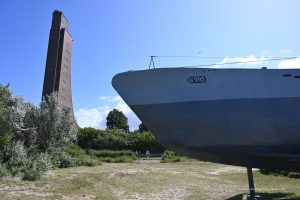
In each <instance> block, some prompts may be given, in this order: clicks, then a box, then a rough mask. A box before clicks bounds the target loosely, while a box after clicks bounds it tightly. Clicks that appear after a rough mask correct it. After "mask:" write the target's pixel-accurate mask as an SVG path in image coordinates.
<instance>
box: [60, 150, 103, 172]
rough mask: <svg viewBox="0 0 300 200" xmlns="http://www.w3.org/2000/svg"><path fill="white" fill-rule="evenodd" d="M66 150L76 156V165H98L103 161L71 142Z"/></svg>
mask: <svg viewBox="0 0 300 200" xmlns="http://www.w3.org/2000/svg"><path fill="white" fill-rule="evenodd" d="M66 152H67V153H68V154H69V155H71V156H72V157H73V158H74V166H88V167H92V166H97V165H100V164H101V162H100V161H99V160H98V159H94V158H92V157H91V156H90V155H87V154H86V153H85V151H84V150H83V149H81V148H80V147H79V146H77V145H76V144H69V145H68V147H67V148H66Z"/></svg>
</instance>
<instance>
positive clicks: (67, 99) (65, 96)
mask: <svg viewBox="0 0 300 200" xmlns="http://www.w3.org/2000/svg"><path fill="white" fill-rule="evenodd" d="M72 42H73V40H72V36H71V35H70V33H69V22H68V20H67V18H66V17H65V16H64V14H63V13H62V12H60V11H57V10H55V11H54V12H53V17H52V25H51V29H50V35H49V43H48V52H47V61H46V69H45V76H44V85H43V94H42V98H44V97H45V96H47V95H50V94H52V93H53V92H57V94H58V100H59V101H60V102H61V103H62V104H63V105H65V106H67V107H69V108H70V109H71V112H72V113H73V104H72V91H71V57H72ZM73 116H74V115H73Z"/></svg>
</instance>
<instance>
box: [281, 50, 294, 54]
mask: <svg viewBox="0 0 300 200" xmlns="http://www.w3.org/2000/svg"><path fill="white" fill-rule="evenodd" d="M291 53H292V50H290V49H281V50H280V54H283V55H286V54H291Z"/></svg>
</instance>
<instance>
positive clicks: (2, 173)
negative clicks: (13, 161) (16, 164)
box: [0, 163, 8, 177]
mask: <svg viewBox="0 0 300 200" xmlns="http://www.w3.org/2000/svg"><path fill="white" fill-rule="evenodd" d="M7 174H8V172H7V169H6V167H5V165H3V164H1V163H0V177H3V176H6V175H7Z"/></svg>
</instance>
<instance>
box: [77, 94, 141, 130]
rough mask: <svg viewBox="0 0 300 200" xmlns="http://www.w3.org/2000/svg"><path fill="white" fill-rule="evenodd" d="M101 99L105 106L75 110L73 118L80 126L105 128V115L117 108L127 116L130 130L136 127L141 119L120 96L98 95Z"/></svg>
mask: <svg viewBox="0 0 300 200" xmlns="http://www.w3.org/2000/svg"><path fill="white" fill-rule="evenodd" d="M100 99H101V100H102V101H104V103H105V104H106V105H105V106H102V107H98V108H89V109H85V108H82V109H78V110H77V111H76V112H75V118H76V121H77V123H78V125H79V126H80V127H94V128H100V129H105V128H106V117H107V115H108V113H109V111H111V110H113V109H114V108H115V109H118V110H120V111H122V112H123V113H124V115H125V116H126V117H127V118H128V124H129V128H130V130H135V129H138V126H139V124H140V123H141V121H140V120H139V119H138V118H137V116H136V115H135V114H134V113H133V112H132V110H131V109H130V108H129V107H128V106H127V104H126V103H125V102H124V101H123V99H122V98H121V97H120V96H116V97H109V96H105V98H104V97H100Z"/></svg>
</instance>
